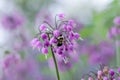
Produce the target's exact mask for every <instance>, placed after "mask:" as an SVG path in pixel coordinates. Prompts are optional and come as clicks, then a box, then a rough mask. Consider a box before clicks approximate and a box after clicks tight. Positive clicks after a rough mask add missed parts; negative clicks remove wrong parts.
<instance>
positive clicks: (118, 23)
mask: <svg viewBox="0 0 120 80" xmlns="http://www.w3.org/2000/svg"><path fill="white" fill-rule="evenodd" d="M113 22H114V26H113V27H111V28H110V30H109V37H110V38H114V39H115V38H117V37H118V36H119V35H120V16H118V17H116V18H115V19H114V21H113Z"/></svg>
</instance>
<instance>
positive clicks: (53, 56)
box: [51, 46, 60, 80]
mask: <svg viewBox="0 0 120 80" xmlns="http://www.w3.org/2000/svg"><path fill="white" fill-rule="evenodd" d="M51 52H52V58H53V61H54V64H55V69H56V75H57V80H60V75H59V70H58V65H57V61H56V58H55V55H54V52H53V49H52V46H51Z"/></svg>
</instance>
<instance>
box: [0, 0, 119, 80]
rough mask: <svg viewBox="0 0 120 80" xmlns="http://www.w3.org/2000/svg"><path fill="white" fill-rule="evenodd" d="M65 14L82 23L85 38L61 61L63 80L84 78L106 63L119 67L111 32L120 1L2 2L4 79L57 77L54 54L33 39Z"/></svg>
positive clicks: (0, 66) (0, 64) (0, 75)
mask: <svg viewBox="0 0 120 80" xmlns="http://www.w3.org/2000/svg"><path fill="white" fill-rule="evenodd" d="M59 13H64V14H65V15H66V16H67V17H68V18H71V19H73V20H75V21H76V22H77V23H78V24H79V26H78V27H76V28H75V31H77V32H79V33H80V35H81V37H82V38H83V40H82V41H80V42H79V44H78V47H77V48H78V49H77V55H72V56H74V57H73V58H71V60H70V63H69V64H64V63H61V64H60V65H59V66H60V67H61V69H60V76H61V80H80V78H81V77H82V76H83V75H84V74H86V73H88V72H89V71H96V70H97V69H98V68H99V67H100V64H104V65H108V66H111V67H117V63H116V49H115V40H114V39H113V38H112V37H111V36H110V33H109V30H110V28H111V27H112V26H114V23H113V20H114V18H115V17H117V16H120V0H64V1H63V0H0V80H56V75H55V70H54V66H52V65H53V64H52V63H51V61H50V59H51V54H49V56H48V58H47V59H46V58H45V56H44V55H43V54H42V53H41V52H39V51H38V50H36V49H32V47H31V46H30V41H31V40H32V39H33V38H34V37H35V35H36V34H37V33H38V31H39V30H38V27H39V25H40V24H41V23H42V22H43V21H44V20H48V21H51V20H54V16H55V15H56V14H59ZM76 58H77V59H76ZM16 62H17V63H18V64H16ZM6 65H7V67H6Z"/></svg>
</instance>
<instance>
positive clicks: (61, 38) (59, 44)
mask: <svg viewBox="0 0 120 80" xmlns="http://www.w3.org/2000/svg"><path fill="white" fill-rule="evenodd" d="M63 42H64V37H63V36H62V35H60V36H59V37H58V38H57V46H58V47H59V46H62V45H63Z"/></svg>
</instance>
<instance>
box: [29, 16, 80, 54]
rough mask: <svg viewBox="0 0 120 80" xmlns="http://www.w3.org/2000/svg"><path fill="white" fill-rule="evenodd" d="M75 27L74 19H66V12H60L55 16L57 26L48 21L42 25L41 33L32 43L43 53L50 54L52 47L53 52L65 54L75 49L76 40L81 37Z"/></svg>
mask: <svg viewBox="0 0 120 80" xmlns="http://www.w3.org/2000/svg"><path fill="white" fill-rule="evenodd" d="M75 27H76V23H75V21H74V20H65V15H64V14H58V15H56V16H55V26H52V25H50V24H49V23H48V22H47V21H44V23H43V24H41V25H40V27H39V33H38V34H37V37H36V38H34V39H33V40H32V41H31V45H32V46H33V48H37V49H39V50H40V51H42V53H43V54H48V50H49V48H51V49H52V52H53V53H55V54H58V55H60V56H64V55H65V53H67V52H72V51H73V50H74V48H75V47H74V46H75V44H74V43H75V41H76V40H78V39H80V35H79V33H76V32H74V31H73V29H74V28H75Z"/></svg>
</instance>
